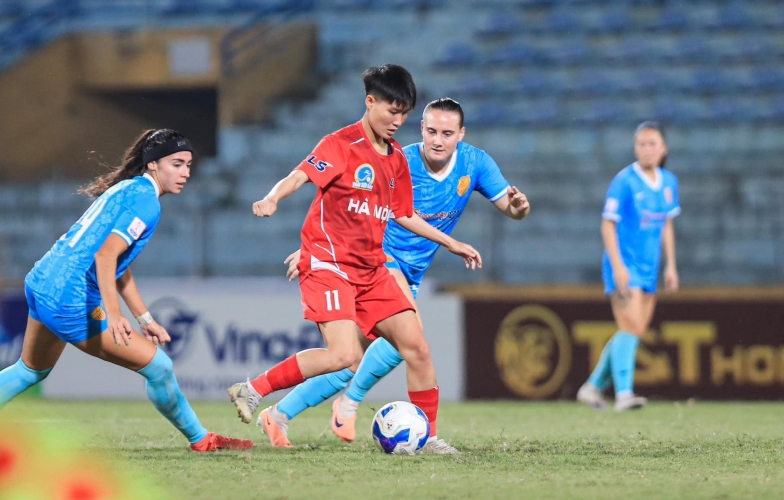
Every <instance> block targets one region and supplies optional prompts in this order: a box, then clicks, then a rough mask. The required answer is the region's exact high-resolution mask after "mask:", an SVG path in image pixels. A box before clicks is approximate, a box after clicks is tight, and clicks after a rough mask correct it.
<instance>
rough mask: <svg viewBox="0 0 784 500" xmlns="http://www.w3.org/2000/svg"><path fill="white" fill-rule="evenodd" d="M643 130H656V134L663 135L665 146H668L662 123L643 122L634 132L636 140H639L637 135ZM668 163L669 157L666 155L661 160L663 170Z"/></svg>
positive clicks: (660, 164)
mask: <svg viewBox="0 0 784 500" xmlns="http://www.w3.org/2000/svg"><path fill="white" fill-rule="evenodd" d="M643 130H655V131H656V132H658V133H659V135H661V138H662V141H664V144H665V145H666V144H667V137H666V136H665V135H664V127H662V124H661V123H659V122H655V121H651V120H647V121H644V122H642V123H641V124H639V125H638V126H637V130H635V131H634V138H635V139H636V138H637V134H639V133H640V132H642V131H643ZM666 163H667V155H664V156H662V158H661V160H659V166H660V167H661V168H664V166H665V164H666Z"/></svg>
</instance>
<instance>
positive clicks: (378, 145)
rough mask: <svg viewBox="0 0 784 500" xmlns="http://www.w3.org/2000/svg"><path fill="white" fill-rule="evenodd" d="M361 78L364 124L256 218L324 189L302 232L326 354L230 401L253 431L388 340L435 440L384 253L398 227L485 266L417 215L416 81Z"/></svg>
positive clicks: (233, 391)
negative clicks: (410, 128)
mask: <svg viewBox="0 0 784 500" xmlns="http://www.w3.org/2000/svg"><path fill="white" fill-rule="evenodd" d="M362 76H363V80H364V83H365V91H366V97H365V105H366V108H367V110H366V112H365V114H364V116H363V117H362V120H360V121H359V122H357V123H355V124H353V125H349V126H348V127H345V128H343V129H341V130H338V131H337V132H335V133H332V134H330V135H328V136H326V137H324V138H323V139H322V140H321V142H320V143H319V144H318V145H317V146H316V149H315V150H314V151H313V153H312V154H311V155H310V156H308V157H307V158H306V159H305V160H304V161H303V162H302V163H301V164H300V165H299V166H297V168H296V169H294V171H293V172H292V173H291V174H289V176H288V177H286V178H285V179H283V180H281V181H280V182H278V183H277V184H276V185H275V187H273V188H272V190H271V191H270V192H269V194H268V195H267V196H266V197H265V198H264V199H263V200H261V201H258V202H256V203H255V204H254V205H253V213H254V214H255V215H257V216H259V217H270V216H272V215H273V214H274V213H275V211H276V210H277V205H278V202H279V201H280V200H282V199H284V198H286V197H287V196H289V195H291V194H292V193H294V192H295V191H296V190H297V189H299V188H300V187H302V186H303V185H304V184H305V183H307V182H313V183H314V184H316V186H317V188H318V189H317V192H316V197H315V199H314V200H313V203H312V205H311V206H310V210H309V212H308V215H307V218H306V219H305V224H304V226H303V228H302V247H301V256H300V260H299V264H298V270H299V273H300V290H301V292H302V305H303V309H304V311H305V319H309V320H311V321H313V322H315V323H316V324H318V326H319V329H320V330H321V334H322V335H323V336H324V341H325V342H326V345H327V348H326V349H310V350H307V351H302V352H299V353H298V354H296V355H294V356H291V357H290V358H288V359H286V360H285V361H283V362H281V363H279V364H278V365H276V366H274V367H273V368H271V369H270V370H268V371H267V372H266V373H264V374H262V375H260V376H259V377H258V378H256V379H254V380H248V381H247V382H243V383H239V384H235V385H233V386H232V387H231V388H229V396H230V397H231V400H232V401H233V402H234V404H235V406H236V407H237V413H238V414H239V416H240V418H241V419H242V421H243V422H245V423H248V422H250V421H251V418H252V417H253V414H254V413H255V411H256V409H257V408H258V406H259V403H260V400H261V398H262V397H264V396H266V395H267V394H270V393H272V392H274V391H277V390H280V389H285V388H288V387H292V386H295V385H297V384H299V383H301V382H303V381H304V380H305V379H307V378H311V377H314V376H316V375H321V374H323V373H330V372H335V371H339V370H343V369H345V368H350V367H356V366H357V365H358V364H359V361H360V360H361V359H362V354H363V352H364V350H365V348H366V347H367V346H368V345H369V343H370V342H371V341H372V340H374V339H375V338H377V337H378V336H381V337H384V338H385V339H387V340H388V341H389V342H391V343H392V345H394V346H395V347H396V348H397V350H398V351H399V352H400V354H401V355H402V356H403V359H405V361H406V365H407V378H408V391H409V392H408V394H409V398H410V399H411V402H412V403H413V404H415V405H417V406H419V407H420V408H421V409H422V410H423V411H424V412H425V414H426V415H427V416H428V418H429V419H430V423H431V435H433V436H435V435H436V416H437V413H438V385H437V382H436V372H435V368H434V367H433V361H432V360H431V358H430V348H429V346H428V344H427V341H426V340H425V337H424V335H423V333H422V327H421V326H420V324H419V321H418V320H417V317H416V314H415V312H414V307H413V305H412V304H411V302H410V301H409V300H408V298H407V297H406V296H405V295H404V294H403V292H402V291H401V289H400V287H399V286H398V284H397V282H396V281H395V279H394V278H393V277H392V275H391V274H390V273H389V270H388V269H387V268H386V267H385V266H384V263H385V262H386V256H385V254H384V251H383V250H382V246H381V243H382V241H383V238H384V231H385V229H386V225H387V221H388V220H389V219H394V220H395V221H396V222H397V223H399V224H400V225H401V226H403V227H404V228H406V229H408V230H409V231H411V232H413V233H415V234H418V235H420V236H423V237H425V238H427V239H430V240H432V241H434V242H436V243H439V244H441V245H443V246H445V247H446V248H447V249H448V250H449V251H450V252H452V253H454V254H456V255H459V256H461V257H463V258H464V259H465V261H466V267H471V268H472V269H473V268H475V267H476V266H479V267H481V265H482V261H481V256H480V255H479V253H478V252H477V251H476V250H474V248H472V247H471V246H470V245H466V244H464V243H460V242H458V241H456V240H454V239H453V238H451V237H449V236H447V235H446V234H444V233H442V232H440V231H438V230H437V229H435V228H434V227H432V226H431V225H430V224H428V223H427V222H425V221H423V220H422V219H420V218H419V217H418V216H417V215H415V214H414V207H413V192H412V186H411V175H410V172H409V169H408V164H407V161H406V157H405V154H404V153H403V151H402V148H401V147H400V145H399V144H398V143H397V142H396V141H395V140H394V139H392V136H393V135H394V134H395V132H396V131H397V129H398V128H400V126H401V125H403V123H404V122H405V120H406V117H407V115H408V112H409V111H410V110H411V109H412V108H413V107H414V105H415V104H416V87H415V86H414V82H413V79H412V78H411V75H410V74H409V72H408V71H406V70H405V69H404V68H402V67H400V66H396V65H392V64H387V65H384V66H381V67H378V68H369V69H368V70H366V71H365V73H364V74H363V75H362ZM357 328H359V331H361V334H362V335H358V334H357ZM439 441H440V440H439ZM441 444H442V446H439V447H435V448H436V449H437V450H439V452H440V453H456V452H457V450H455V449H454V448H453V447H451V446H449V445H447V444H446V443H441Z"/></svg>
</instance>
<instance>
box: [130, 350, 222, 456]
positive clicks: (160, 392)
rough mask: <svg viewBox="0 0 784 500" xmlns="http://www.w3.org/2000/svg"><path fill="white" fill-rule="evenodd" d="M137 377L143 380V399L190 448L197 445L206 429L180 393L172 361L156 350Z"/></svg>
mask: <svg viewBox="0 0 784 500" xmlns="http://www.w3.org/2000/svg"><path fill="white" fill-rule="evenodd" d="M138 373H139V374H140V375H141V376H142V377H144V378H145V379H147V397H148V398H150V401H151V402H152V405H153V406H154V407H155V409H156V410H158V411H159V412H161V415H163V416H164V417H166V418H167V419H168V420H169V422H171V423H172V425H173V426H174V427H176V428H177V430H178V431H180V432H181V433H183V435H185V437H186V438H188V441H189V442H190V443H191V444H194V443H198V442H199V441H201V440H202V439H204V437H205V436H207V429H205V428H204V427H203V426H202V425H201V422H199V417H197V416H196V413H195V412H194V411H193V408H191V405H190V403H188V400H187V399H185V396H184V395H183V393H182V391H180V386H179V385H178V384H177V379H176V378H175V377H174V367H173V366H172V360H171V358H169V356H167V355H166V353H165V352H163V350H161V349H158V352H156V353H155V356H154V357H153V358H152V361H150V364H148V365H147V366H145V367H144V368H142V369H141V370H139V372H138Z"/></svg>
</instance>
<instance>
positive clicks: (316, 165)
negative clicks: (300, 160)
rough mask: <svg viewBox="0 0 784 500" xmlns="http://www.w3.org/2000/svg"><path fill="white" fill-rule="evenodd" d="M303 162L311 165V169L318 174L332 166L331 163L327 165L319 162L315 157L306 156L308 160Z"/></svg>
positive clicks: (321, 161)
mask: <svg viewBox="0 0 784 500" xmlns="http://www.w3.org/2000/svg"><path fill="white" fill-rule="evenodd" d="M305 161H306V162H308V163H309V164H311V165H313V168H315V169H316V170H317V171H319V172H323V171H325V170H326V169H328V168H332V164H331V163H327V162H325V161H323V160H319V159H318V158H317V157H316V155H310V156H308V158H307V159H306V160H305Z"/></svg>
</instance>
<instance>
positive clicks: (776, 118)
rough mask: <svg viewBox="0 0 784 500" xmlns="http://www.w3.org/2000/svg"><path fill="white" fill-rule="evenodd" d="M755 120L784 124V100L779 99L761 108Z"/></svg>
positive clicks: (758, 109) (757, 111)
mask: <svg viewBox="0 0 784 500" xmlns="http://www.w3.org/2000/svg"><path fill="white" fill-rule="evenodd" d="M754 118H756V119H757V120H761V121H772V122H777V123H782V122H784V99H781V98H778V99H775V100H774V101H772V102H769V103H765V104H764V105H763V106H760V107H759V108H757V110H756V113H755V116H754Z"/></svg>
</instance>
